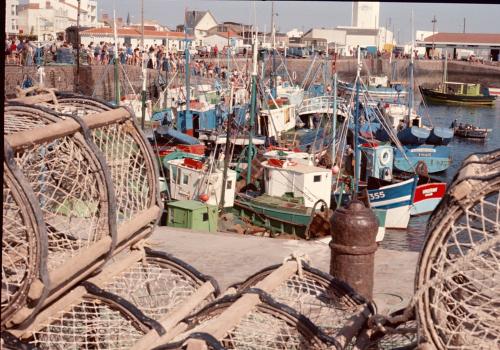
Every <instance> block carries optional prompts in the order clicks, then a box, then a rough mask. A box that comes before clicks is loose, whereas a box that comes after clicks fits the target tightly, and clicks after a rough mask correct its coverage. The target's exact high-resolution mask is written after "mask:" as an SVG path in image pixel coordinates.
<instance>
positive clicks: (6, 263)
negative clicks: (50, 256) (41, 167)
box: [1, 162, 47, 326]
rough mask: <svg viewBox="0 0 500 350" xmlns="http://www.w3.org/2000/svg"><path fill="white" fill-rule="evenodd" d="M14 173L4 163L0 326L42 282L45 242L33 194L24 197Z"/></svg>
mask: <svg viewBox="0 0 500 350" xmlns="http://www.w3.org/2000/svg"><path fill="white" fill-rule="evenodd" d="M10 166H11V167H13V166H14V165H13V164H11V165H10ZM14 171H15V172H16V174H14V173H13V172H12V171H11V169H10V167H9V166H7V164H6V163H5V162H4V167H3V212H2V292H1V314H2V326H3V325H4V324H5V323H6V321H8V319H9V317H10V316H11V315H12V314H13V313H15V312H16V311H17V310H19V309H20V308H21V307H23V306H24V305H25V304H26V302H27V298H28V291H29V289H30V287H31V285H32V283H33V282H34V281H35V280H37V279H38V280H43V281H45V279H46V278H45V273H44V269H43V267H42V264H41V261H42V258H43V257H44V256H45V254H46V253H47V251H46V250H47V245H46V241H45V240H44V239H43V238H42V237H43V235H44V232H45V231H44V227H43V224H42V223H40V221H38V220H37V214H38V212H37V208H35V207H33V205H32V201H33V199H34V196H33V193H32V192H29V193H27V191H29V187H28V186H27V184H25V183H24V182H21V181H22V179H21V178H20V174H19V171H18V170H17V169H14ZM23 184H24V186H23ZM42 283H43V282H42ZM37 297H41V295H38V296H37ZM32 298H33V296H32Z"/></svg>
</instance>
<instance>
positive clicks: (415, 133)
mask: <svg viewBox="0 0 500 350" xmlns="http://www.w3.org/2000/svg"><path fill="white" fill-rule="evenodd" d="M430 135H431V131H430V130H429V129H427V128H421V127H418V126H411V127H408V128H404V129H402V130H400V131H399V132H398V139H399V141H401V143H402V144H403V145H422V144H424V143H425V142H426V141H427V139H428V138H429V136H430Z"/></svg>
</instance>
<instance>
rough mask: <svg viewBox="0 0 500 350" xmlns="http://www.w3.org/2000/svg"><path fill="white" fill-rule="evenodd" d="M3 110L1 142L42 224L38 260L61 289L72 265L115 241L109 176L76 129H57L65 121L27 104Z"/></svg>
mask: <svg viewBox="0 0 500 350" xmlns="http://www.w3.org/2000/svg"><path fill="white" fill-rule="evenodd" d="M4 112H5V113H4V118H5V125H6V128H5V132H6V135H5V139H6V145H7V147H9V148H12V153H13V161H14V162H15V163H16V165H17V166H18V168H19V169H20V170H21V172H22V173H23V175H24V177H25V178H26V180H27V183H28V184H29V186H30V187H31V190H32V191H33V192H34V195H35V197H36V201H37V203H36V205H38V207H39V208H40V213H41V215H42V218H41V219H42V220H43V221H44V222H45V226H46V227H47V229H46V233H45V234H46V237H44V239H46V241H47V245H48V252H47V256H46V257H44V260H45V261H42V262H41V263H42V264H45V265H46V267H47V270H48V273H49V280H50V281H51V284H52V285H51V287H52V288H56V287H60V286H61V285H62V284H64V283H65V281H67V280H71V279H72V278H73V277H74V275H75V274H76V273H77V272H78V271H77V270H76V269H75V267H77V266H78V267H80V269H83V268H85V267H87V266H88V265H89V264H91V263H92V262H93V261H94V260H95V259H97V258H98V257H99V256H100V255H103V254H105V253H109V252H110V250H111V248H112V242H113V241H114V240H115V239H116V237H115V236H116V229H113V227H114V225H115V223H114V221H115V218H114V217H113V216H112V215H111V214H112V211H111V210H110V203H111V200H112V199H113V194H112V193H111V191H110V190H111V189H112V187H111V183H110V180H109V175H107V174H106V169H105V168H104V161H103V159H102V157H101V156H100V154H98V153H97V152H96V149H95V147H93V145H92V144H91V141H90V140H89V139H88V138H86V137H85V136H84V134H82V133H81V132H79V131H78V128H74V129H66V130H64V132H61V129H64V122H66V121H65V120H61V119H60V118H59V117H58V116H56V115H54V114H52V113H50V112H47V111H41V110H38V109H37V108H34V107H30V106H6V107H5V109H4ZM69 121H70V122H73V123H74V124H76V126H78V124H77V123H76V122H74V121H72V120H69ZM61 123H63V124H61ZM66 124H67V123H66ZM33 205H35V204H33Z"/></svg>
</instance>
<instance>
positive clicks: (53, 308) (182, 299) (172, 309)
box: [7, 248, 219, 349]
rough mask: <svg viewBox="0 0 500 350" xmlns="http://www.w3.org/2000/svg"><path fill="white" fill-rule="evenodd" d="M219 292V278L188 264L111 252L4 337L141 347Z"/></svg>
mask: <svg viewBox="0 0 500 350" xmlns="http://www.w3.org/2000/svg"><path fill="white" fill-rule="evenodd" d="M218 293H219V289H218V285H217V283H216V282H215V281H214V280H213V279H211V278H210V277H208V276H205V275H202V274H201V273H199V272H198V271H196V270H195V269H194V268H192V267H191V266H189V265H186V264H185V263H183V262H182V261H180V260H178V259H176V258H173V257H172V256H170V255H168V254H165V253H161V252H156V251H153V250H151V249H148V248H146V249H142V248H137V249H133V250H131V251H124V252H123V253H122V254H120V255H119V256H117V257H114V258H113V259H112V261H110V262H109V263H108V265H106V267H104V269H103V270H102V271H101V272H100V273H99V274H97V275H95V276H93V277H91V278H90V279H87V280H86V281H84V282H81V283H80V284H79V285H78V286H77V287H76V288H73V289H72V290H71V291H70V292H69V293H67V294H66V295H65V296H64V297H62V298H61V299H59V300H58V301H56V302H55V303H53V304H52V305H50V306H48V307H47V308H45V309H44V310H42V311H41V312H40V313H38V314H37V315H36V317H35V318H34V320H33V322H31V323H30V324H29V326H28V327H27V328H24V329H13V330H9V333H7V334H8V337H7V338H8V339H15V340H16V342H17V343H19V344H23V345H25V346H34V347H37V348H39V349H68V348H73V347H76V348H78V349H135V348H142V346H140V345H137V346H136V343H137V342H140V341H144V339H148V338H151V337H152V338H159V337H161V336H162V335H164V334H165V333H166V329H168V328H169V325H175V324H176V323H177V322H179V321H180V320H182V319H183V318H185V317H187V316H189V315H190V314H191V313H193V312H194V311H196V310H199V309H201V308H202V307H203V306H205V305H206V304H207V303H209V302H211V301H213V300H215V298H216V297H217V296H218ZM186 306H187V307H186ZM11 343H12V340H11Z"/></svg>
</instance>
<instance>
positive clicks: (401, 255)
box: [148, 227, 418, 313]
mask: <svg viewBox="0 0 500 350" xmlns="http://www.w3.org/2000/svg"><path fill="white" fill-rule="evenodd" d="M329 241H330V237H328V238H324V239H323V240H322V241H303V240H300V241H299V240H288V239H274V238H264V237H256V236H246V235H238V234H233V233H224V232H218V233H206V232H194V231H191V230H187V229H178V228H173V227H156V229H155V231H154V233H153V235H152V236H151V237H150V238H149V240H148V244H149V245H150V246H151V247H152V248H153V249H157V250H161V251H164V252H167V253H169V254H172V255H174V256H175V257H177V258H179V259H181V260H184V261H185V262H187V263H188V264H190V265H192V266H194V267H195V268H196V269H197V270H198V271H200V272H202V273H204V274H207V275H210V276H212V277H214V278H215V279H216V280H217V282H219V285H220V287H221V290H222V291H224V290H225V289H227V287H228V286H230V285H231V284H234V283H238V282H243V281H244V280H245V279H247V278H248V277H250V276H251V275H253V274H254V273H256V272H258V271H260V270H262V269H263V268H265V267H267V266H270V265H274V264H281V263H282V262H283V259H284V258H286V257H288V256H289V255H290V254H292V253H294V252H300V253H304V254H306V255H307V256H308V257H309V258H310V259H311V265H312V266H313V267H315V268H317V269H320V270H322V271H324V272H327V273H328V272H329V266H330V248H329V246H328V242H329ZM417 259H418V253H415V252H404V251H394V250H388V249H378V250H377V252H376V255H375V278H374V281H375V286H374V300H375V302H376V304H377V307H378V312H380V313H388V312H391V311H395V310H397V309H399V308H402V307H404V306H406V305H407V304H408V302H409V301H410V298H411V297H412V296H413V285H414V277H415V268H416V264H417Z"/></svg>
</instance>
